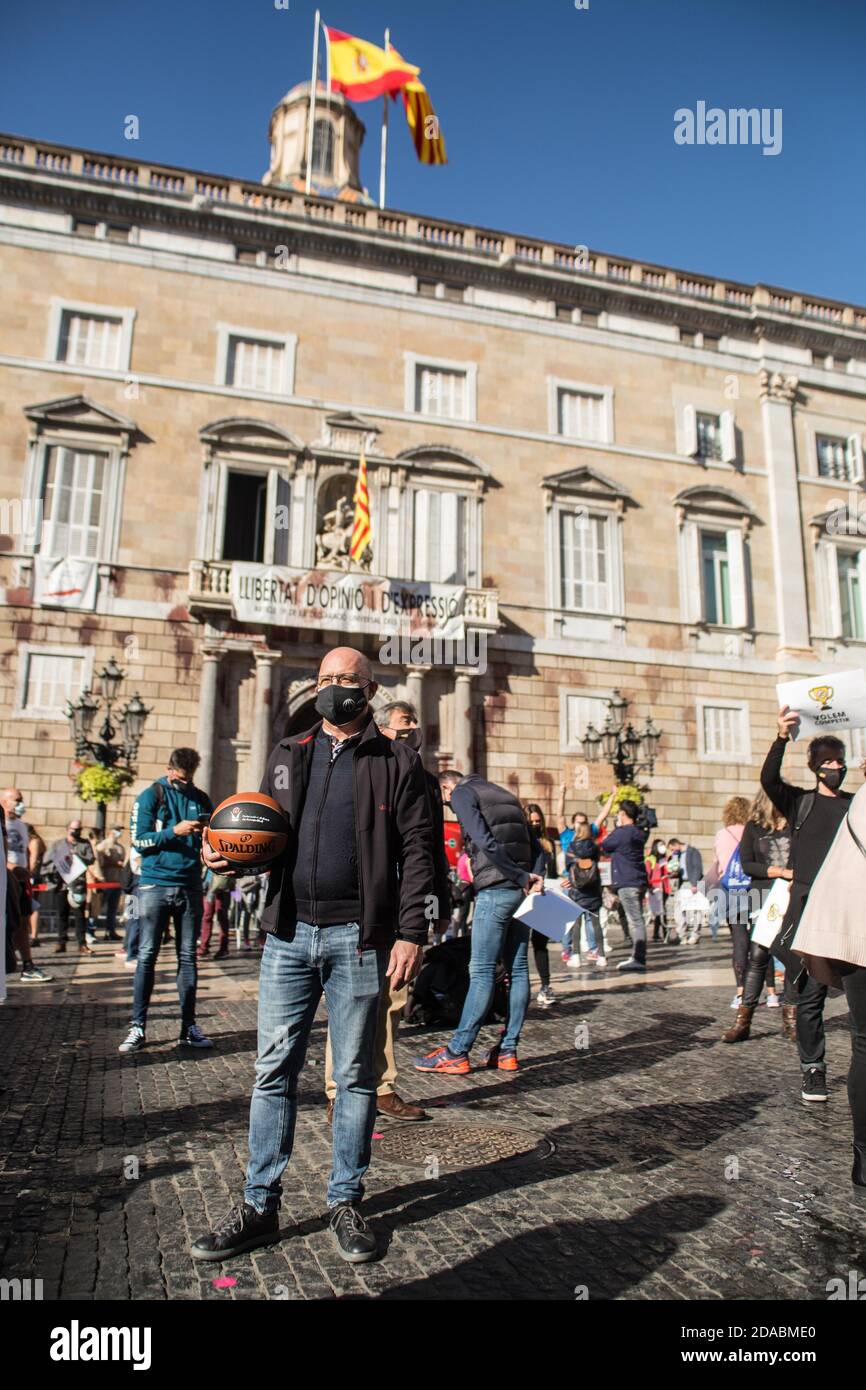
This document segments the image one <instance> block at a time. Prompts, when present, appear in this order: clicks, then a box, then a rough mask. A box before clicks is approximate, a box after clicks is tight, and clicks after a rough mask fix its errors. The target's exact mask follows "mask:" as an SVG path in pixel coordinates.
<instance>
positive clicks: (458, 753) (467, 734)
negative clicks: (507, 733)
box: [454, 671, 472, 774]
mask: <svg viewBox="0 0 866 1390" xmlns="http://www.w3.org/2000/svg"><path fill="white" fill-rule="evenodd" d="M454 766H455V767H456V769H457V771H458V772H462V773H464V774H467V773H469V772H471V771H472V676H471V675H470V673H469V672H468V671H458V672H457V674H456V675H455V677H454Z"/></svg>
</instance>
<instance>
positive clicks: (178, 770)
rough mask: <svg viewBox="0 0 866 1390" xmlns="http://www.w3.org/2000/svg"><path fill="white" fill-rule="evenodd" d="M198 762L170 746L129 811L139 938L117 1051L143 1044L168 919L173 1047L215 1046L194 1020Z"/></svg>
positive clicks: (202, 806) (204, 815) (200, 809)
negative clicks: (162, 766)
mask: <svg viewBox="0 0 866 1390" xmlns="http://www.w3.org/2000/svg"><path fill="white" fill-rule="evenodd" d="M200 761H201V759H200V758H199V755H198V753H197V752H196V751H195V749H194V748H175V750H174V752H173V753H172V755H171V757H170V758H169V760H168V767H167V768H166V772H165V776H164V777H160V778H159V780H158V781H157V782H154V783H152V785H151V786H149V787H147V788H146V790H145V791H143V792H141V793H140V794H139V796H138V797H137V798H136V800H135V804H134V806H133V808H132V819H131V822H130V831H131V835H132V847H133V849H136V850H137V851H138V853H139V854H140V855H141V875H140V878H139V883H138V894H137V902H138V911H139V915H140V921H141V935H140V938H139V947H138V965H137V966H136V970H135V978H134V981H133V997H134V1004H133V1018H132V1027H131V1028H130V1030H129V1033H128V1034H127V1036H126V1038H125V1039H124V1041H123V1042H122V1043H121V1044H120V1047H119V1048H118V1051H119V1052H124V1053H127V1052H138V1051H140V1049H141V1048H142V1047H144V1045H145V1041H146V1039H145V1030H146V1026H147V1007H148V1004H149V1003H150V996H151V993H152V991H153V978H154V973H155V968H156V958H157V956H158V955H159V947H160V943H161V942H162V939H163V935H164V933H165V928H166V925H167V924H168V921H169V919H173V920H174V932H175V948H176V951H177V995H178V999H179V1001H180V1017H181V1031H180V1039H179V1041H180V1042H181V1043H183V1044H185V1045H187V1046H189V1047H213V1043H212V1042H211V1040H210V1038H206V1037H205V1035H204V1033H203V1032H202V1031H201V1029H200V1028H199V1026H198V1024H197V1023H196V1021H195V996H196V985H197V983H198V972H197V968H196V945H197V943H198V936H199V931H200V929H201V919H202V886H201V861H200V858H199V856H200V853H201V833H202V830H203V829H204V827H205V825H206V824H207V822H208V820H209V819H210V815H211V812H212V810H213V806H212V805H211V802H210V798H209V797H208V796H207V795H206V793H205V792H203V791H201V790H200V788H198V787H196V786H194V785H193V780H192V779H193V776H194V774H195V771H196V768H197V767H198V765H199V762H200Z"/></svg>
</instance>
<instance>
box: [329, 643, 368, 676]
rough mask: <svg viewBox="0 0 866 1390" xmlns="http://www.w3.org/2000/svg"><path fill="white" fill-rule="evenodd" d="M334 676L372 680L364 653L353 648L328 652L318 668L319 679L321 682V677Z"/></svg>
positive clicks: (340, 648) (335, 648)
mask: <svg viewBox="0 0 866 1390" xmlns="http://www.w3.org/2000/svg"><path fill="white" fill-rule="evenodd" d="M335 675H346V676H348V675H353V676H358V677H359V678H360V680H361V681H372V679H373V672H372V669H371V667H370V663H369V661H368V660H367V658H366V656H365V655H364V653H363V652H359V651H357V650H356V649H355V647H334V648H333V650H332V651H330V652H328V654H327V656H326V657H325V659H324V661H323V662H322V664H321V666H320V667H319V679H320V680H321V678H322V676H335Z"/></svg>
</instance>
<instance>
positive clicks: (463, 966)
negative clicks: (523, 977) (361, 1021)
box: [406, 936, 508, 1028]
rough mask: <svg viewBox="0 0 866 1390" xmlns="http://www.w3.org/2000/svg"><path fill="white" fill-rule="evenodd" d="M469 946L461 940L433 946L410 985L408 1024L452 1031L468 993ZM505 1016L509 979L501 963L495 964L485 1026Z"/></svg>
mask: <svg viewBox="0 0 866 1390" xmlns="http://www.w3.org/2000/svg"><path fill="white" fill-rule="evenodd" d="M471 951H472V943H471V941H470V939H469V937H466V936H461V937H458V938H457V939H456V940H454V941H445V942H443V943H442V945H441V946H434V947H432V949H431V950H429V951H428V952H427V954H426V956H425V957H424V964H423V965H422V967H421V969H420V971H419V972H418V975H417V978H416V979H415V981H414V983H413V985H412V997H411V1000H410V1002H409V1005H408V1006H407V1015H406V1021H407V1023H422V1024H425V1025H426V1026H427V1027H428V1028H432V1027H440V1028H454V1027H456V1025H457V1024H458V1023H459V1022H460V1015H461V1013H462V1012H463V1004H464V1002H465V1000H466V994H467V992H468V989H469V958H470V955H471ZM507 1016H508V976H507V973H506V970H505V967H504V966H503V964H502V962H501V961H497V963H496V983H495V985H494V989H493V998H492V1000H491V1003H490V1008H489V1009H488V1011H487V1016H486V1018H485V1019H484V1022H485V1023H502V1022H504V1021H505V1019H506V1018H507Z"/></svg>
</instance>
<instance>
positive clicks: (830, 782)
mask: <svg viewBox="0 0 866 1390" xmlns="http://www.w3.org/2000/svg"><path fill="white" fill-rule="evenodd" d="M847 771H848V769H847V767H844V766H842V767H819V768H818V771H817V773H816V774H815V775H816V777H817V778H818V781H819V782H823V783H824V786H825V787H827V788H829V790H830V791H831V792H837V791H838V790H839V788H840V787H841V785H842V783H843V782H844V781H845V773H846V772H847Z"/></svg>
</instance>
